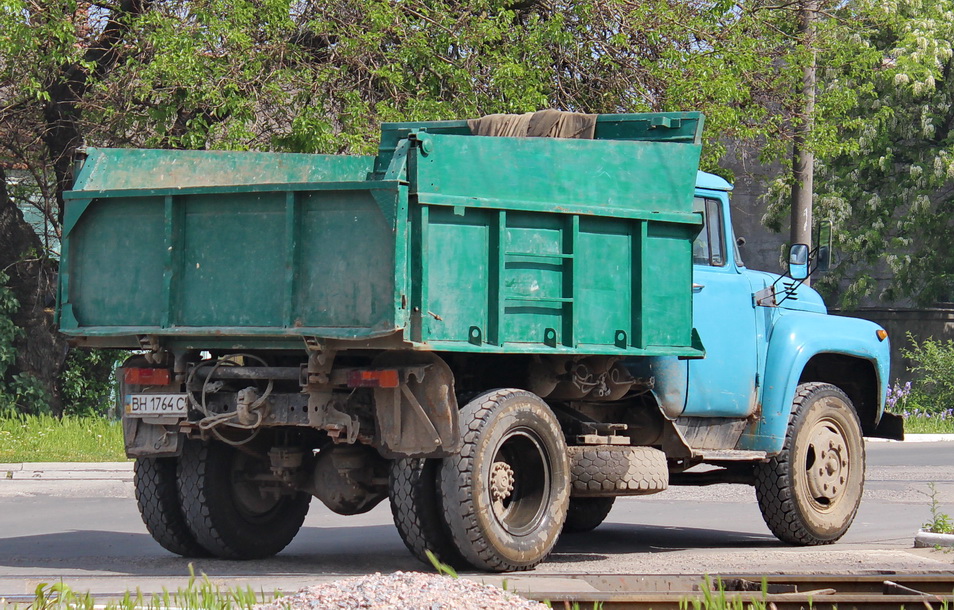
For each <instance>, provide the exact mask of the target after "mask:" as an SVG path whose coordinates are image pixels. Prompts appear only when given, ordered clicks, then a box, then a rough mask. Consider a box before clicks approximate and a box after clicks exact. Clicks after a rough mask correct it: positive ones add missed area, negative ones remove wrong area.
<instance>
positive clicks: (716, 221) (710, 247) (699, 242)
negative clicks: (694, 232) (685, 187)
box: [692, 197, 725, 267]
mask: <svg viewBox="0 0 954 610" xmlns="http://www.w3.org/2000/svg"><path fill="white" fill-rule="evenodd" d="M693 211H695V212H702V217H703V219H704V222H705V224H704V225H703V227H702V230H701V231H700V232H699V236H698V237H696V240H695V242H693V244H692V262H693V263H694V264H696V265H708V266H710V267H724V266H725V231H724V230H723V226H722V203H721V202H720V201H719V200H718V199H708V198H704V197H696V198H695V200H694V201H693Z"/></svg>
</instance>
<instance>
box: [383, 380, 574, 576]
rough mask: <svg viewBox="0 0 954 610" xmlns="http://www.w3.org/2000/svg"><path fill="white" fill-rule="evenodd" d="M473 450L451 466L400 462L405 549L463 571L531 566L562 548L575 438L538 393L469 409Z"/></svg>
mask: <svg viewBox="0 0 954 610" xmlns="http://www.w3.org/2000/svg"><path fill="white" fill-rule="evenodd" d="M460 421H461V430H462V432H463V447H462V449H461V451H460V453H459V454H457V455H454V456H451V457H448V458H444V459H443V460H398V461H396V462H395V463H394V465H393V467H392V474H391V481H392V485H391V508H392V513H393V515H394V521H395V524H396V525H397V528H398V530H399V532H400V533H401V537H402V538H403V539H404V542H405V545H406V546H407V547H408V549H409V550H410V551H411V553H412V554H413V555H414V556H415V557H417V558H418V559H421V560H422V561H425V562H426V561H427V557H426V552H425V551H427V550H430V551H431V552H433V553H434V554H435V555H436V556H437V558H438V559H439V560H440V561H442V562H444V563H449V564H450V565H453V566H456V567H474V568H477V569H480V570H488V571H495V572H504V571H515V570H527V569H530V568H532V567H533V566H535V565H537V564H538V563H540V562H541V561H543V559H545V558H546V556H547V555H548V554H549V553H550V551H551V550H552V549H553V546H554V545H555V544H556V541H557V538H558V537H559V535H560V531H561V530H562V529H563V524H564V520H565V519H566V511H567V504H568V502H569V495H570V476H569V460H568V458H567V450H566V442H565V441H564V439H563V432H562V430H561V429H560V425H559V423H558V422H557V420H556V417H555V416H554V415H553V413H552V411H550V409H549V407H547V405H546V404H545V403H544V402H543V400H541V399H540V398H539V397H537V396H536V395H534V394H531V393H530V392H526V391H524V390H513V389H504V390H494V391H491V392H487V393H484V394H481V395H479V396H477V397H476V398H474V399H473V400H471V401H470V402H469V403H468V404H467V405H465V406H464V407H463V409H461V412H460Z"/></svg>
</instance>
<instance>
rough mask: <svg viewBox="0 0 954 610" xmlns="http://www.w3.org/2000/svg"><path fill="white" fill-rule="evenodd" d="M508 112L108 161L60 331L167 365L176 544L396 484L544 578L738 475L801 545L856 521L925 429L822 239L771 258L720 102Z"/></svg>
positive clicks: (130, 421) (132, 421) (210, 543)
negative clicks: (887, 471)
mask: <svg viewBox="0 0 954 610" xmlns="http://www.w3.org/2000/svg"><path fill="white" fill-rule="evenodd" d="M482 121H483V122H467V121H442V122H421V123H387V124H384V125H383V126H382V130H381V142H380V147H379V151H378V154H377V155H376V156H374V157H370V156H369V157H349V156H326V155H307V154H274V153H250V152H244V153H235V152H208V151H157V150H128V149H122V150H119V149H90V150H89V151H88V157H87V159H86V161H85V164H84V165H83V167H82V170H81V171H80V172H79V174H78V176H77V180H76V184H75V188H74V190H73V191H71V192H69V193H67V194H66V199H67V205H66V210H65V220H64V230H63V234H64V245H63V260H62V263H61V275H60V278H61V285H60V299H59V305H58V315H59V323H60V326H61V329H62V331H63V332H64V333H66V334H67V335H69V336H70V337H71V339H72V340H73V342H74V343H75V344H77V345H81V346H90V347H100V348H117V349H135V350H140V353H139V354H138V355H136V356H133V357H132V358H130V359H129V360H128V361H127V362H126V363H125V364H124V365H123V367H122V368H121V369H120V377H121V382H122V383H121V392H120V394H121V396H122V399H123V401H124V416H123V426H124V433H125V443H126V452H127V454H128V455H129V456H130V457H133V458H136V477H135V479H136V490H137V500H138V503H139V508H140V510H141V512H142V516H143V520H144V522H145V524H146V526H147V528H148V529H149V531H150V533H151V534H152V535H153V537H154V538H155V539H156V540H157V541H158V542H159V543H160V544H161V545H162V546H163V547H165V548H166V549H168V550H170V551H172V552H174V553H178V554H181V555H185V556H208V555H212V556H217V557H226V558H257V557H265V556H269V555H272V554H274V553H277V552H279V551H281V550H282V549H283V548H284V547H285V546H286V545H287V544H288V543H289V542H290V541H291V540H292V538H293V537H294V536H295V534H296V533H297V531H298V529H299V528H300V527H301V524H302V522H303V520H304V517H305V514H306V512H307V510H308V505H309V502H310V500H311V498H312V497H317V498H318V499H320V500H321V501H322V502H323V503H324V504H325V505H326V506H328V507H329V508H331V509H332V510H334V511H335V512H337V513H340V514H346V515H347V514H360V513H363V512H366V511H368V510H370V509H371V508H373V507H374V506H375V505H377V504H378V503H379V502H381V501H383V500H384V499H385V498H387V499H388V500H389V502H390V505H391V509H392V513H393V515H394V520H395V524H396V526H397V528H398V530H399V532H400V534H401V536H402V538H403V540H404V542H405V543H406V545H407V547H408V548H409V549H410V551H411V552H412V553H413V554H414V555H415V556H416V557H418V558H419V559H421V560H422V561H426V551H428V550H429V551H432V552H434V553H435V554H436V555H437V556H438V557H439V558H440V559H441V560H442V561H445V562H447V563H450V564H453V565H456V566H460V567H472V568H477V569H482V570H492V571H508V570H523V569H529V568H532V567H533V566H534V565H536V564H537V563H539V562H540V561H543V560H544V559H545V558H546V556H547V554H548V553H549V552H550V550H551V549H552V548H553V545H554V544H555V542H556V540H557V538H558V536H559V535H560V533H561V531H563V530H564V529H567V530H573V531H586V530H589V529H592V528H594V527H597V526H598V525H599V524H600V523H601V522H602V520H603V519H605V518H606V516H607V514H608V513H609V511H610V509H611V508H612V505H613V502H614V500H615V498H616V497H619V496H626V495H640V494H650V493H656V492H659V491H662V490H664V489H666V488H667V486H668V485H670V484H686V485H706V484H711V483H719V482H737V483H748V484H752V485H754V486H755V488H756V491H757V495H758V499H759V505H760V508H761V510H762V514H763V516H764V517H765V521H766V523H767V524H768V526H769V528H770V529H771V530H772V531H773V532H774V533H775V534H776V535H777V536H778V537H779V538H780V539H782V540H785V541H787V542H790V543H793V544H825V543H829V542H833V541H835V540H837V539H838V538H839V537H841V536H842V535H843V534H844V532H845V531H846V530H847V528H848V527H849V525H850V524H851V521H852V519H853V518H854V515H855V512H856V511H857V508H858V504H859V502H860V500H861V494H862V487H863V483H864V444H863V440H862V436H863V435H867V436H883V437H891V438H898V437H900V436H901V435H902V432H901V427H900V422H899V420H897V419H896V418H894V417H892V416H890V415H888V414H885V413H884V412H883V407H884V399H885V391H886V383H887V370H888V368H887V367H888V341H887V337H886V335H885V334H884V332H883V330H882V329H880V327H878V326H876V325H874V324H872V323H869V322H865V321H861V320H854V319H849V318H836V317H832V316H828V315H826V310H825V306H824V304H823V303H822V301H821V299H820V298H819V297H818V295H817V294H816V293H814V292H813V291H811V290H810V289H808V288H806V287H804V286H801V285H800V281H799V280H800V279H803V278H804V277H806V275H807V274H808V272H809V268H810V267H811V266H815V265H816V263H817V257H816V260H809V257H808V254H809V253H808V252H807V248H806V247H804V246H802V245H797V246H795V247H793V251H792V261H793V267H792V269H793V271H792V273H791V274H790V276H789V277H778V276H773V275H770V274H766V273H759V272H753V271H749V270H747V269H745V268H744V266H743V265H742V263H741V260H740V259H739V258H738V255H737V252H736V251H735V248H734V243H735V241H734V237H733V234H732V229H731V223H730V221H729V196H728V194H729V191H730V190H731V186H730V185H729V184H728V183H726V182H725V181H723V180H721V179H719V178H717V177H715V176H712V175H709V174H703V173H699V172H698V162H699V155H700V151H701V131H702V126H703V117H702V115H700V114H699V113H655V114H633V115H596V116H588V117H581V116H579V115H565V114H560V113H553V112H546V113H542V114H537V115H534V116H532V117H523V118H518V119H513V118H506V117H496V118H491V119H483V120H482ZM474 133H489V134H491V135H486V136H479V135H474ZM511 135H517V136H523V135H527V136H530V135H551V136H552V135H558V136H565V135H571V136H586V137H584V138H580V137H571V138H566V137H503V136H511ZM698 466H704V468H703V469H702V470H701V471H700V469H699V468H696V467H698Z"/></svg>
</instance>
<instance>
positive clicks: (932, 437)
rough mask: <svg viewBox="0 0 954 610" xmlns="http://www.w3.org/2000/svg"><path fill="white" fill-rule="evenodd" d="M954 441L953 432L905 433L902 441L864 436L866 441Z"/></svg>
mask: <svg viewBox="0 0 954 610" xmlns="http://www.w3.org/2000/svg"><path fill="white" fill-rule="evenodd" d="M944 441H954V434H905V435H904V440H903V441H895V440H891V439H887V438H866V439H865V442H868V443H940V442H944Z"/></svg>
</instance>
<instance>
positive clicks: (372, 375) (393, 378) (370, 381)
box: [348, 369, 401, 388]
mask: <svg viewBox="0 0 954 610" xmlns="http://www.w3.org/2000/svg"><path fill="white" fill-rule="evenodd" d="M399 385H401V382H400V379H399V377H398V372H397V370H396V369H384V370H381V371H351V372H350V373H348V387H349V388H396V387H398V386H399Z"/></svg>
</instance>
